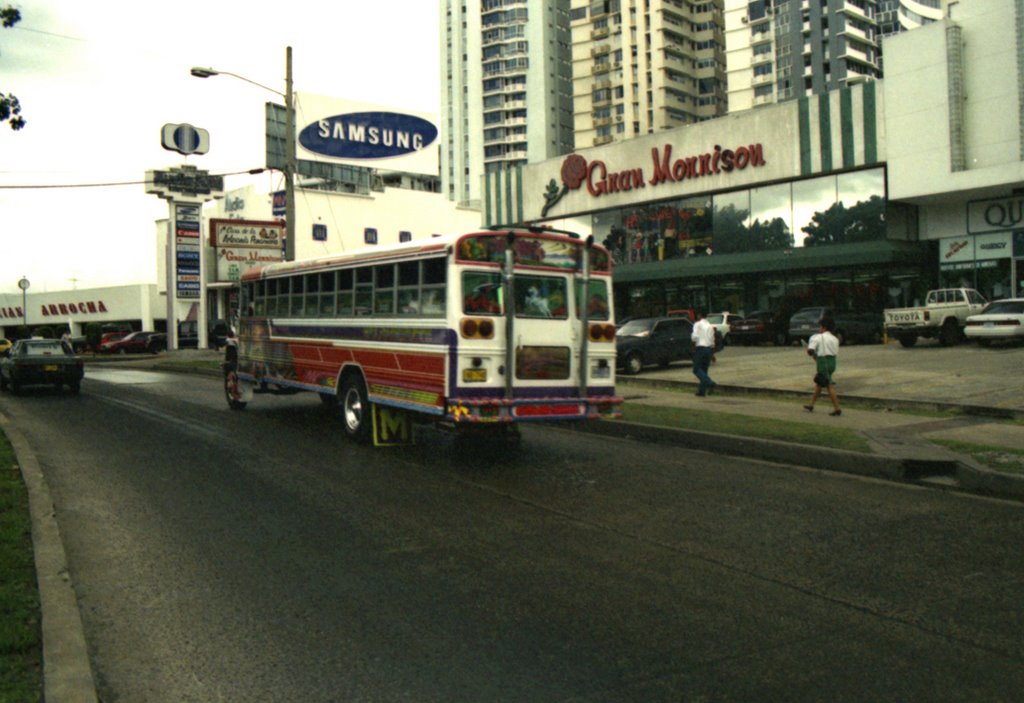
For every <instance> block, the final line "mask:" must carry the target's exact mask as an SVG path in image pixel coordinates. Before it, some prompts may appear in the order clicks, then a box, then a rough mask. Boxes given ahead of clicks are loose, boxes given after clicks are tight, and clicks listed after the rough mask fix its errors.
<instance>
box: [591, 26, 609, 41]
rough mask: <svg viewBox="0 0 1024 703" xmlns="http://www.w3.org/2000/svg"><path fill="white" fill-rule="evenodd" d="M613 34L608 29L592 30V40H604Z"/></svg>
mask: <svg viewBox="0 0 1024 703" xmlns="http://www.w3.org/2000/svg"><path fill="white" fill-rule="evenodd" d="M611 33H612V31H611V30H610V29H609V28H608V27H600V28H598V29H592V30H590V38H591V39H594V40H597V39H604V38H605V37H607V36H608V35H610V34H611Z"/></svg>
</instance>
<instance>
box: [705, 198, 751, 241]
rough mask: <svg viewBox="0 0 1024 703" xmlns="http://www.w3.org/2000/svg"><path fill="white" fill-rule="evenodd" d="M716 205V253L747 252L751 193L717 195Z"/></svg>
mask: <svg viewBox="0 0 1024 703" xmlns="http://www.w3.org/2000/svg"><path fill="white" fill-rule="evenodd" d="M714 204H715V209H714V214H713V215H712V221H713V224H714V236H713V243H714V252H715V253H716V254H735V253H736V252H740V251H747V250H748V246H749V237H750V191H749V190H740V191H736V192H735V193H723V194H722V195H716V196H715V199H714Z"/></svg>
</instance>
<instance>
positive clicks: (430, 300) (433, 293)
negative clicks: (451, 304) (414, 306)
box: [420, 287, 445, 315]
mask: <svg viewBox="0 0 1024 703" xmlns="http://www.w3.org/2000/svg"><path fill="white" fill-rule="evenodd" d="M444 290H445V289H444V288H443V287H441V288H424V289H423V300H422V301H421V303H420V308H421V312H422V314H424V315H444V302H445V301H444Z"/></svg>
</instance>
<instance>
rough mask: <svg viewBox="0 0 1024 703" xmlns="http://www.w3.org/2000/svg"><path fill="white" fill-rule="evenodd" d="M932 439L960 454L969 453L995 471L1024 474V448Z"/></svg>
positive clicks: (935, 442)
mask: <svg viewBox="0 0 1024 703" xmlns="http://www.w3.org/2000/svg"><path fill="white" fill-rule="evenodd" d="M930 441H931V442H933V443H934V444H939V445H941V446H943V447H946V448H947V449H950V450H952V451H954V452H957V453H958V454H968V455H970V456H971V458H973V459H974V460H975V461H976V462H978V463H979V464H981V465H982V466H987V467H988V468H990V469H992V470H993V471H998V472H999V473H1003V474H1017V475H1024V449H1010V448H1009V447H993V446H991V445H985V444H974V443H973V442H961V441H960V440H956V439H932V440H930Z"/></svg>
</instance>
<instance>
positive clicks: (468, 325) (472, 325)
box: [459, 317, 494, 339]
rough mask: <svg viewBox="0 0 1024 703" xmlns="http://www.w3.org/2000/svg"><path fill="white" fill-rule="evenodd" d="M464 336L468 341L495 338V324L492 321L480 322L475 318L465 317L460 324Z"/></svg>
mask: <svg viewBox="0 0 1024 703" xmlns="http://www.w3.org/2000/svg"><path fill="white" fill-rule="evenodd" d="M459 329H460V330H462V336H463V337H466V338H467V339H491V338H493V337H494V322H493V321H492V320H487V319H484V320H478V319H476V318H473V317H464V318H462V322H461V323H460V324H459Z"/></svg>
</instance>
